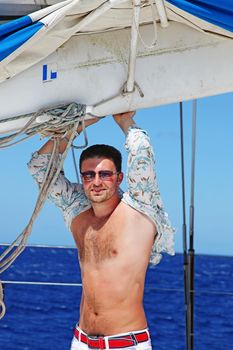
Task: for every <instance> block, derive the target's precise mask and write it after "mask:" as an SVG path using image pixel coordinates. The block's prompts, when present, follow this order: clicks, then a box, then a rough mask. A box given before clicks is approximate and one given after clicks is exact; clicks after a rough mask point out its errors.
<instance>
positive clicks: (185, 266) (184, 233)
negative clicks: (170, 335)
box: [179, 102, 189, 350]
mask: <svg viewBox="0 0 233 350" xmlns="http://www.w3.org/2000/svg"><path fill="white" fill-rule="evenodd" d="M179 106H180V155H181V183H182V214H183V224H182V237H183V269H184V302H185V318H186V322H185V324H186V348H187V350H188V334H189V319H188V309H189V307H188V304H189V298H188V296H189V283H188V258H187V227H186V206H185V172H184V132H183V102H180V104H179Z"/></svg>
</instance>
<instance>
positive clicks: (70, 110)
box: [0, 102, 86, 148]
mask: <svg viewBox="0 0 233 350" xmlns="http://www.w3.org/2000/svg"><path fill="white" fill-rule="evenodd" d="M85 113H86V106H85V105H82V104H78V103H75V102H74V103H70V104H63V105H59V106H56V107H48V108H45V109H41V110H39V111H38V112H36V113H34V114H33V115H31V117H30V115H27V118H30V119H29V120H28V122H27V123H26V124H25V126H24V127H23V128H22V129H21V130H20V131H18V132H16V133H13V134H11V135H8V136H4V137H1V138H0V148H6V147H10V146H14V145H15V144H17V143H19V142H22V141H24V140H25V139H27V138H29V137H31V136H34V135H35V134H37V133H40V134H41V135H42V136H43V137H45V136H58V137H59V136H60V137H61V136H65V135H66V133H67V132H69V131H70V130H71V129H72V128H73V126H74V124H75V123H76V122H77V121H80V117H82V116H84V115H85ZM20 117H21V118H25V115H22V116H18V117H17V118H16V119H19V118H20ZM38 124H39V125H38ZM23 134H27V136H26V137H23V138H22V139H19V140H16V141H14V140H15V139H17V138H18V137H20V136H21V135H23Z"/></svg>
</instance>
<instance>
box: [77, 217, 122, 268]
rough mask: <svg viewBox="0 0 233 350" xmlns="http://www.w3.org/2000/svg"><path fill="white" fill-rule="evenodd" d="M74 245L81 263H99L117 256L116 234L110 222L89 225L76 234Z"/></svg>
mask: <svg viewBox="0 0 233 350" xmlns="http://www.w3.org/2000/svg"><path fill="white" fill-rule="evenodd" d="M76 243H77V246H78V252H79V259H80V261H81V262H93V263H100V262H102V261H104V260H106V259H111V258H114V257H116V255H117V253H118V252H117V249H116V245H117V239H116V232H115V230H113V226H112V224H111V220H106V221H103V222H97V223H96V222H95V223H94V224H93V223H91V224H89V225H87V226H86V227H83V228H82V229H81V230H79V232H77V239H76Z"/></svg>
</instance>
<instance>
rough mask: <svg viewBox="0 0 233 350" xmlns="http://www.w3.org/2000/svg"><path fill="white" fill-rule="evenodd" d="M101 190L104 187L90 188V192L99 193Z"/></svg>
mask: <svg viewBox="0 0 233 350" xmlns="http://www.w3.org/2000/svg"><path fill="white" fill-rule="evenodd" d="M102 191H104V188H93V189H92V190H91V192H94V193H100V192H102Z"/></svg>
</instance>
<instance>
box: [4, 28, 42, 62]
mask: <svg viewBox="0 0 233 350" xmlns="http://www.w3.org/2000/svg"><path fill="white" fill-rule="evenodd" d="M43 26H44V24H43V23H41V22H36V23H33V24H31V25H29V26H28V27H26V28H23V29H20V30H19V31H17V32H15V33H13V34H10V35H9V36H5V37H4V38H3V39H2V40H0V61H2V60H3V59H4V58H6V57H7V56H9V55H10V54H12V53H13V52H14V51H15V50H17V49H18V48H19V47H20V46H21V45H23V44H24V43H25V42H26V41H27V40H29V39H30V38H31V37H33V35H35V34H36V33H37V32H38V31H39V30H40V29H41V28H42V27H43Z"/></svg>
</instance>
